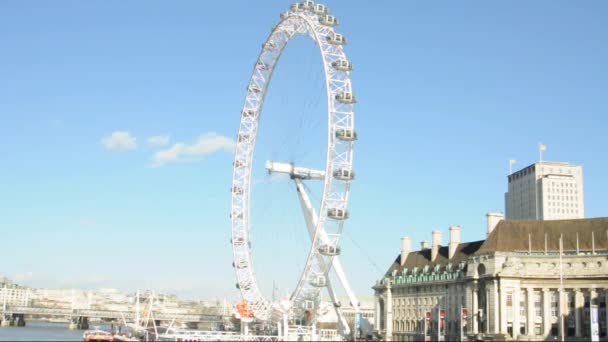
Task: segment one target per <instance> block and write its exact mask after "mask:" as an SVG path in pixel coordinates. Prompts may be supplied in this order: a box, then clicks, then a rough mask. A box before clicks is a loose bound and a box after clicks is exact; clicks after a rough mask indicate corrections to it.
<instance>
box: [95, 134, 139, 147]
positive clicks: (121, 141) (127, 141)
mask: <svg viewBox="0 0 608 342" xmlns="http://www.w3.org/2000/svg"><path fill="white" fill-rule="evenodd" d="M101 144H102V145H103V146H104V147H105V148H106V149H108V150H133V149H135V148H137V143H136V142H135V137H132V136H131V134H129V132H127V131H114V132H112V134H111V135H109V136H107V137H105V138H103V139H101Z"/></svg>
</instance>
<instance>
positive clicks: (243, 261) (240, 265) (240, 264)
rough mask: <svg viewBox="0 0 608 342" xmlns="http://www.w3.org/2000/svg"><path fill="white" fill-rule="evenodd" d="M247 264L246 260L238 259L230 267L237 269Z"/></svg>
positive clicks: (245, 266)
mask: <svg viewBox="0 0 608 342" xmlns="http://www.w3.org/2000/svg"><path fill="white" fill-rule="evenodd" d="M247 266H249V265H248V264H247V261H245V260H239V261H238V262H233V263H232V267H234V268H238V269H239V270H240V269H243V268H247Z"/></svg>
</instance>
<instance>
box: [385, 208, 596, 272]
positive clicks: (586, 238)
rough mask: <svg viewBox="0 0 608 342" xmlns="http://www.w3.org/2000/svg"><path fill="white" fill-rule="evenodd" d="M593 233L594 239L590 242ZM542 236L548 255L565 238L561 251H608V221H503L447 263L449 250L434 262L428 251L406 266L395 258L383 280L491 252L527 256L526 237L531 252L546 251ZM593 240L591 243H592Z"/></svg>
mask: <svg viewBox="0 0 608 342" xmlns="http://www.w3.org/2000/svg"><path fill="white" fill-rule="evenodd" d="M592 232H593V239H592ZM545 234H546V236H547V251H549V252H557V251H559V237H560V235H561V236H563V238H564V251H575V250H576V249H577V246H576V245H577V234H578V248H579V250H580V251H591V249H592V244H595V249H596V250H607V249H608V217H603V218H592V219H572V220H544V221H543V220H502V221H500V222H499V223H498V224H497V225H496V227H495V228H494V230H492V233H491V234H490V236H488V238H487V239H486V240H479V241H473V242H465V243H461V244H459V245H458V247H457V248H456V253H455V254H454V257H453V258H452V259H451V260H448V247H447V246H440V247H439V253H438V254H437V259H436V260H435V261H434V262H432V261H431V249H430V248H427V249H423V250H420V251H413V252H410V253H409V254H408V255H407V259H406V260H405V264H404V265H403V266H401V255H399V256H397V258H396V259H395V261H394V262H393V263H392V264H391V266H390V267H389V269H388V271H387V272H386V274H385V276H390V275H391V274H392V273H393V271H398V272H401V271H402V270H403V269H404V268H407V269H409V270H411V269H413V268H414V267H418V269H421V268H422V267H424V266H426V265H428V266H430V267H431V268H432V267H435V265H438V264H439V265H447V264H448V263H451V264H452V265H455V264H458V263H459V262H461V261H465V260H467V259H468V258H469V257H471V256H473V255H475V254H486V253H492V252H527V251H528V237H530V238H529V240H530V242H531V246H532V251H533V252H544V251H545ZM592 240H594V242H592Z"/></svg>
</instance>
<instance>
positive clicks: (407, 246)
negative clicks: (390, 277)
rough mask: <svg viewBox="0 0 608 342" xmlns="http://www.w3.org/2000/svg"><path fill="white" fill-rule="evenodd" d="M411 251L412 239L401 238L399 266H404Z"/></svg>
mask: <svg viewBox="0 0 608 342" xmlns="http://www.w3.org/2000/svg"><path fill="white" fill-rule="evenodd" d="M411 250H412V239H410V238H409V237H407V236H406V237H402V238H401V266H403V264H405V259H407V255H408V254H410V251H411Z"/></svg>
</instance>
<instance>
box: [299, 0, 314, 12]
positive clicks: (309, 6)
mask: <svg viewBox="0 0 608 342" xmlns="http://www.w3.org/2000/svg"><path fill="white" fill-rule="evenodd" d="M302 7H303V8H304V9H305V10H311V9H313V8H314V7H315V2H314V1H312V0H306V1H304V2H302Z"/></svg>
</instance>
